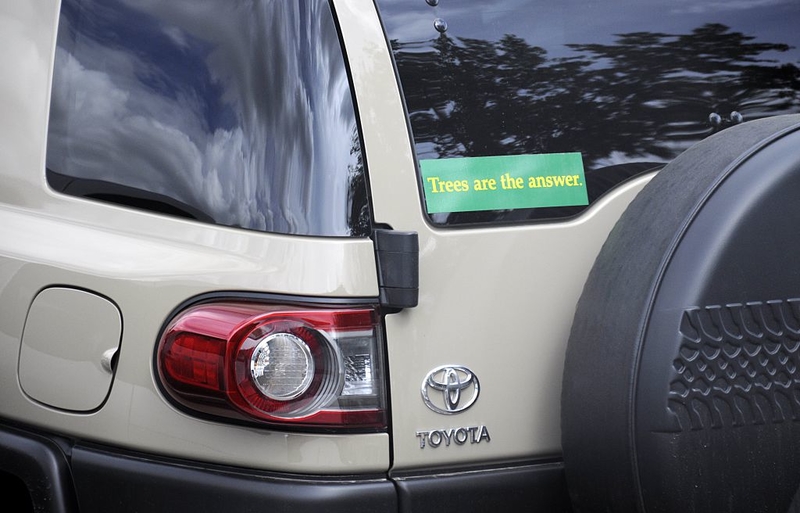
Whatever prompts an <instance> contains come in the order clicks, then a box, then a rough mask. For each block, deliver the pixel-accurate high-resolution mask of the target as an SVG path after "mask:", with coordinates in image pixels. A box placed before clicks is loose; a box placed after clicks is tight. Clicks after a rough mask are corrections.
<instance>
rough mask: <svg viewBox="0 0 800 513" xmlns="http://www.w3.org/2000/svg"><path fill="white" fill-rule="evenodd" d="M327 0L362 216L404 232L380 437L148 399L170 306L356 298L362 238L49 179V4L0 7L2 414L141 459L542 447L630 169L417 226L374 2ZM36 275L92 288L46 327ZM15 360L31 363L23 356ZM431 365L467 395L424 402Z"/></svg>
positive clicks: (437, 458)
mask: <svg viewBox="0 0 800 513" xmlns="http://www.w3.org/2000/svg"><path fill="white" fill-rule="evenodd" d="M333 3H334V6H335V10H336V12H337V16H338V18H339V20H340V25H341V31H342V37H343V41H344V45H345V52H346V56H347V59H348V60H349V62H350V67H351V73H352V79H353V82H354V88H355V95H356V100H357V106H358V115H359V117H360V119H361V124H362V133H363V141H364V147H365V154H366V159H367V164H368V167H369V170H370V173H369V176H370V188H371V194H372V204H373V209H374V211H373V214H374V219H375V221H376V222H378V223H384V224H387V225H390V226H391V227H392V228H394V229H395V230H402V231H413V232H417V233H418V234H419V245H420V278H419V281H420V286H419V305H418V306H417V307H415V308H408V309H405V310H403V311H401V312H399V313H395V314H389V315H387V316H386V318H385V329H386V333H385V336H386V340H387V347H388V354H387V360H388V368H389V377H390V379H389V388H390V401H391V402H390V412H391V424H390V431H389V432H388V433H373V434H341V435H332V434H298V433H284V432H279V431H273V430H268V429H267V430H265V429H256V428H252V427H243V426H235V425H227V424H222V423H216V422H212V421H208V420H200V419H197V418H194V417H191V416H189V415H187V414H186V413H183V412H181V411H179V410H178V409H176V408H175V407H174V406H172V405H171V404H170V403H169V402H168V401H167V400H166V399H165V397H164V396H163V394H162V392H161V391H160V390H159V387H158V386H157V383H156V377H155V375H154V370H153V365H152V362H153V351H154V346H155V344H156V342H157V340H158V337H159V333H160V330H161V329H162V326H163V324H164V323H165V321H166V320H167V318H168V317H169V315H170V314H171V313H172V312H173V311H174V310H175V309H176V308H177V307H178V306H179V305H180V304H182V303H183V302H185V301H186V300H187V299H189V298H191V297H194V296H197V295H199V294H204V293H209V292H217V291H244V292H246V291H258V292H269V293H275V294H292V295H299V296H317V297H330V298H346V297H375V296H377V294H378V284H377V278H376V272H375V269H376V262H375V256H374V249H373V243H372V241H371V240H369V239H349V240H343V239H326V238H310V237H291V236H285V235H274V234H269V233H259V232H254V231H246V230H239V229H234V228H226V227H221V226H213V225H207V224H200V223H194V222H190V221H184V220H179V219H174V218H168V217H162V216H159V215H155V214H150V213H143V212H140V211H134V210H129V209H126V208H122V207H116V206H111V205H107V204H103V203H97V202H92V201H87V200H82V199H78V198H73V197H68V196H64V195H61V194H58V193H56V192H54V191H52V190H51V189H49V187H48V185H47V182H46V180H45V176H44V162H45V149H46V136H47V120H48V108H49V107H48V106H49V98H50V82H51V74H52V68H53V58H54V48H55V34H56V26H57V20H58V12H59V2H58V1H57V0H29V1H10V2H4V3H3V5H2V6H0V33H2V34H3V36H4V37H3V40H4V44H3V45H2V46H0V68H2V69H3V70H5V72H4V76H3V79H2V80H0V111H1V112H2V113H3V115H2V116H0V139H2V141H3V144H2V146H0V174H1V175H2V181H1V182H0V183H1V184H2V185H0V219H1V220H2V221H1V222H0V380H1V381H0V404H1V405H2V415H3V417H6V418H8V419H11V420H14V421H19V422H22V423H25V424H28V425H32V426H37V427H41V428H47V429H49V430H51V431H53V432H55V433H60V434H63V435H66V436H71V437H77V438H80V439H83V440H87V441H92V442H98V443H101V444H109V445H114V446H118V447H122V448H127V449H133V450H137V451H143V452H147V453H152V454H157V455H164V456H170V457H177V458H185V459H191V460H195V461H205V462H211V463H220V464H228V465H234V466H237V467H245V468H253V469H262V470H274V471H286V472H291V473H295V474H304V473H313V474H330V475H336V474H361V473H379V472H387V471H389V470H409V469H418V468H438V467H446V466H459V467H462V468H463V467H468V466H470V465H473V464H485V463H494V464H499V465H502V464H504V463H506V462H514V461H520V460H535V459H539V458H541V459H547V458H552V457H554V456H557V455H558V454H559V452H560V434H559V429H560V428H559V426H560V423H559V418H560V412H559V400H560V399H559V398H560V386H561V374H562V368H563V359H564V352H565V348H566V342H567V339H568V335H569V331H570V324H571V320H572V316H573V313H574V309H575V304H576V302H577V299H578V296H579V295H580V293H581V289H582V285H583V283H584V280H585V277H586V276H587V274H588V272H589V269H590V267H591V265H592V262H593V260H594V258H595V256H596V254H597V253H598V251H599V249H600V247H601V245H602V243H603V241H604V239H605V237H606V235H607V234H608V232H609V231H610V229H611V228H612V226H613V225H614V223H615V221H616V220H617V219H618V217H619V216H620V214H621V213H622V211H623V210H624V209H625V207H626V205H627V204H628V203H629V202H630V201H631V200H632V198H633V197H634V196H635V195H636V193H637V192H638V191H639V190H640V189H641V188H642V187H643V186H644V184H645V183H646V182H647V181H648V177H643V178H639V179H636V180H634V181H630V182H627V183H626V184H625V185H623V186H621V187H619V188H617V189H615V190H614V191H613V192H612V193H611V194H608V195H606V196H605V197H604V198H603V199H602V200H601V201H599V202H597V203H596V204H595V205H593V206H592V207H591V208H590V209H588V210H587V211H586V212H584V213H583V214H582V215H580V216H579V217H577V218H575V219H572V220H569V221H565V222H558V223H548V224H529V225H519V226H514V227H491V228H465V229H458V230H443V229H437V228H434V227H433V226H431V225H430V224H429V223H428V222H427V220H426V218H425V216H424V214H423V211H422V208H421V206H420V205H421V204H422V202H421V198H420V189H419V187H418V181H417V180H418V178H417V174H416V170H415V163H414V159H413V154H412V147H411V142H410V137H409V133H408V126H407V124H406V119H405V115H404V111H403V105H402V100H401V97H400V92H399V87H398V84H397V79H396V75H395V72H394V69H393V65H392V61H391V55H390V53H389V50H388V48H387V43H386V38H385V35H384V33H383V31H382V28H381V24H380V22H379V19H378V15H377V12H376V10H375V6H374V4H373V2H372V1H371V0H335V1H334V2H333ZM53 288H55V289H59V290H60V289H65V290H67V291H77V296H76V297H83V296H82V294H84V293H88V294H89V296H90V297H91V298H100V300H99V303H98V302H97V301H96V300H93V299H90V300H89V301H88V302H86V303H82V302H80V301H76V302H75V303H74V304H71V305H70V307H69V312H70V314H71V315H72V318H73V319H78V320H77V321H75V322H73V323H72V324H69V323H68V322H67V325H66V326H64V325H62V324H59V323H57V322H54V323H52V324H48V323H47V320H48V319H57V318H58V317H57V316H55V317H48V316H47V315H44V316H43V315H40V314H41V313H44V314H47V313H49V312H51V311H50V310H47V309H44V310H38V309H37V310H35V311H34V312H33V313H34V314H35V315H31V313H30V311H31V305H32V304H34V303H35V300H36V298H37V296H38V295H39V294H40V292H42V291H43V290H50V291H52V290H53ZM555 291H557V293H555ZM58 293H59V292H57V294H58ZM70 294H71V292H68V293H67V297H71V296H70ZM104 301H105V302H108V303H109V304H111V305H113V306H116V308H117V309H118V312H119V319H120V323H121V339H119V340H115V339H114V337H113V333H114V331H113V328H112V329H110V331H109V333H110V335H109V336H108V340H104V341H101V342H99V343H98V345H97V346H96V348H95V349H94V350H92V351H87V352H83V353H81V352H77V353H69V352H65V351H64V349H63V348H64V347H78V346H80V343H81V340H78V339H77V337H79V336H80V334H81V333H82V330H81V326H85V325H91V323H92V322H93V317H94V316H96V315H101V314H100V313H98V311H96V310H95V308H94V306H93V305H97V304H105V303H104ZM112 310H113V307H112ZM112 317H113V315H112ZM26 322H27V323H29V324H27V327H26ZM112 324H113V322H112ZM115 348H118V351H119V353H118V364H117V367H116V370H115V372H114V373H113V375H112V374H111V373H110V372H109V371H103V370H101V367H102V360H103V357H104V356H103V355H104V353H105V352H106V351H108V350H113V349H115ZM39 353H41V355H39ZM32 355H33V356H34V357H36V355H39V356H41V357H42V358H43V359H45V360H48V361H49V362H50V363H49V364H48V365H49V366H47V367H45V366H43V367H41V368H40V367H38V366H37V365H35V363H33V364H32V363H31V361H33V362H35V361H36V360H35V358H34V360H30V358H31V356H32ZM23 357H24V358H23ZM74 358H77V359H78V360H79V361H78V362H77V363H76V361H75V360H74ZM77 364H85V365H88V366H89V367H88V368H91V369H92V370H91V371H90V372H87V373H85V374H80V373H79V374H78V378H76V379H75V380H72V381H71V382H64V381H63V380H61V379H59V375H58V373H57V372H56V373H55V375H54V373H53V372H52V371H53V369H56V370H57V369H59V368H63V369H64V371H65V373H66V372H67V371H70V372H71V371H73V370H74V369H75V366H76V365H77ZM441 365H464V366H467V367H469V368H470V369H472V370H473V371H474V372H475V374H476V375H477V376H479V377H480V383H481V394H480V397H479V399H478V400H477V402H476V403H475V405H474V406H473V407H472V408H470V409H469V410H467V411H465V412H463V413H460V414H458V415H449V416H443V415H439V414H437V413H435V412H433V411H431V410H429V409H428V408H426V406H425V404H424V403H423V401H422V398H421V394H420V386H421V383H422V381H423V379H424V378H425V376H426V374H427V373H428V372H429V371H431V370H432V369H434V368H435V367H438V366H441ZM18 370H19V372H18ZM20 372H24V374H23V375H20ZM103 372H107V375H106V376H105V377H104V375H103ZM97 387H100V388H101V389H102V388H103V387H107V388H108V393H107V395H106V396H103V397H101V400H100V401H99V402H98V403H97V407H96V408H88V410H87V411H80V412H76V411H65V410H64V409H62V408H60V407H58V406H60V405H62V404H72V403H71V402H70V401H71V400H72V399H71V398H72V396H73V395H74V394H82V393H86V391H87V390H94V389H96V388H97ZM95 402H96V401H95ZM91 405H92V404H90V406H91ZM474 426H483V427H484V429H485V430H486V431H487V433H489V434H490V436H487V437H486V438H487V439H485V440H482V441H481V443H469V444H463V445H456V444H452V445H449V446H445V445H444V444H441V445H440V446H439V447H430V446H427V447H424V448H422V447H421V444H420V437H419V436H417V433H418V432H420V431H431V430H444V431H447V430H451V429H458V428H469V427H474ZM489 438H490V439H489Z"/></svg>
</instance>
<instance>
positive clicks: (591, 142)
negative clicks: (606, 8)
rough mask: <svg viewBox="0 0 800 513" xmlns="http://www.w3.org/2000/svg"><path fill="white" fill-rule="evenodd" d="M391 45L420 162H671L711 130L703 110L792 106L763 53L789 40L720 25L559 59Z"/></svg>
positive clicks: (791, 94) (788, 85)
mask: <svg viewBox="0 0 800 513" xmlns="http://www.w3.org/2000/svg"><path fill="white" fill-rule="evenodd" d="M392 44H393V49H394V53H395V58H396V61H397V66H398V70H399V73H400V77H401V79H402V81H403V88H404V92H405V95H406V101H407V105H408V109H409V114H410V117H411V124H412V128H413V130H414V136H415V140H416V142H417V149H418V151H419V153H420V155H419V156H420V157H421V158H429V157H437V156H439V157H450V156H478V155H498V154H521V153H554V152H563V151H580V152H582V153H583V155H584V158H585V161H586V163H587V165H589V166H590V167H594V165H596V164H597V163H598V161H601V160H602V159H605V158H607V157H609V156H610V155H612V154H613V153H617V154H620V153H621V154H624V155H626V156H627V158H628V159H631V160H636V159H649V160H668V159H670V158H673V157H674V156H675V154H676V153H677V152H678V151H680V150H682V149H684V148H686V147H688V146H689V145H690V144H691V143H693V142H696V141H697V140H699V139H701V138H702V137H705V136H706V135H709V134H710V133H712V132H713V130H714V127H712V125H710V124H709V121H708V116H709V114H710V113H712V112H719V113H720V114H721V115H722V116H723V118H725V117H726V116H728V115H729V113H730V112H732V111H734V110H736V111H740V112H742V113H744V114H745V118H746V119H755V118H759V117H764V116H767V115H774V114H781V113H788V112H792V111H795V110H797V108H798V105H800V101H799V99H798V90H799V89H800V70H798V68H797V67H796V66H795V65H794V64H780V63H778V62H776V61H774V60H770V59H768V58H767V57H768V54H769V53H774V54H777V53H780V52H785V51H787V50H788V49H789V47H788V46H787V45H784V44H772V43H759V42H755V41H754V40H753V38H752V37H749V36H746V35H744V34H742V33H740V32H733V31H731V30H730V29H729V28H728V27H726V26H724V25H718V24H710V25H704V26H702V27H699V28H697V29H695V30H694V31H692V32H691V33H689V34H683V35H670V34H661V33H649V32H638V33H630V34H622V35H620V36H618V37H617V40H616V42H614V43H613V44H607V45H603V44H585V45H569V48H570V49H571V50H572V51H573V53H572V54H571V55H570V56H568V57H562V58H549V57H548V56H547V53H546V51H545V50H544V49H542V48H539V47H535V46H531V45H529V44H528V43H527V42H525V41H524V40H523V39H521V38H519V37H516V36H513V35H505V36H504V37H502V38H501V39H500V40H498V41H486V40H479V39H466V38H459V39H452V38H450V37H449V36H447V35H444V34H443V35H441V36H440V37H439V38H438V39H436V40H434V41H427V42H418V43H410V42H398V41H393V43H392ZM723 126H724V123H723Z"/></svg>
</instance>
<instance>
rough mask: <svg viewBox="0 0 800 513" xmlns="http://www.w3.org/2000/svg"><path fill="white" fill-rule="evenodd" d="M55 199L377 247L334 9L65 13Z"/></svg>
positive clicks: (71, 8) (96, 3) (265, 6)
mask: <svg viewBox="0 0 800 513" xmlns="http://www.w3.org/2000/svg"><path fill="white" fill-rule="evenodd" d="M55 62H56V64H55V76H54V84H53V93H52V105H51V114H50V132H49V138H48V151H47V168H48V179H49V182H50V184H51V186H52V187H54V188H55V189H57V190H60V191H62V192H65V193H68V194H75V195H79V196H84V197H91V198H96V199H100V200H106V201H112V202H116V203H120V204H124V205H129V206H134V207H139V208H146V209H149V210H155V211H158V212H164V213H169V214H174V215H181V216H185V217H190V218H195V219H199V220H203V221H208V222H214V223H218V224H223V225H228V226H236V227H243V228H249V229H257V230H265V231H272V232H280V233H291V234H305V235H332V236H347V235H355V236H361V235H366V234H368V232H369V229H370V222H369V210H368V206H367V194H366V186H365V180H364V166H363V160H362V154H361V149H360V144H359V134H358V131H357V128H356V118H355V114H354V109H353V100H352V95H351V91H350V86H349V81H348V76H347V72H346V69H345V64H344V59H343V56H342V50H341V46H340V43H339V38H338V34H337V32H336V28H335V24H334V20H333V17H332V13H331V10H330V6H329V5H328V2H327V0H304V1H302V2H287V1H283V0H260V1H257V0H252V1H248V0H201V1H198V0H170V1H168V2H162V1H160V0H136V1H133V0H130V1H129V0H64V1H63V6H62V12H61V18H60V25H59V33H58V43H57V49H56V61H55Z"/></svg>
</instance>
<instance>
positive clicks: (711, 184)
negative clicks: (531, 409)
mask: <svg viewBox="0 0 800 513" xmlns="http://www.w3.org/2000/svg"><path fill="white" fill-rule="evenodd" d="M562 446H563V454H564V465H565V471H566V478H567V484H568V486H569V488H570V496H571V499H572V502H573V506H574V509H575V510H576V511H592V512H594V511H620V512H629V511H631V512H632V511H639V512H647V513H651V512H681V513H685V512H690V511H697V512H703V513H710V512H742V513H754V512H780V513H785V512H786V511H787V510H788V509H789V507H790V504H791V502H792V497H793V496H794V494H795V492H796V491H797V489H798V485H800V116H778V117H774V118H768V119H763V120H758V121H753V122H748V123H744V124H741V125H738V126H735V127H732V128H729V129H727V130H725V131H723V132H720V133H718V134H716V135H714V136H712V137H709V138H708V139H706V140H704V141H702V142H700V143H698V144H697V145H695V146H694V147H692V148H691V149H689V150H687V151H686V152H684V153H683V154H682V155H681V156H679V157H678V158H677V159H675V160H674V161H673V162H672V163H670V164H669V165H667V166H666V167H665V168H664V169H663V170H662V171H661V172H659V174H658V175H657V176H656V177H655V178H654V179H653V180H652V181H651V182H650V183H649V184H648V185H647V186H646V187H645V188H644V189H643V190H642V192H641V193H640V194H639V195H638V196H637V198H636V199H635V200H634V201H633V202H632V203H631V205H630V207H629V208H628V209H627V210H626V212H625V213H624V215H623V216H622V217H621V218H620V220H619V221H618V223H617V225H616V227H615V228H614V229H613V231H612V233H611V234H610V235H609V238H608V240H607V241H606V243H605V245H604V247H603V248H602V250H601V252H600V254H599V256H598V258H597V261H596V262H595V264H594V267H593V269H592V271H591V273H590V276H589V278H588V280H587V282H586V284H585V288H584V291H583V294H582V296H581V299H580V301H579V303H578V306H577V311H576V315H575V320H574V323H573V328H572V333H571V335H570V339H569V344H568V348H567V354H566V365H565V371H564V381H563V388H562Z"/></svg>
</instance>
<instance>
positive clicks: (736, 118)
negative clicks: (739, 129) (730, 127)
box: [731, 111, 744, 125]
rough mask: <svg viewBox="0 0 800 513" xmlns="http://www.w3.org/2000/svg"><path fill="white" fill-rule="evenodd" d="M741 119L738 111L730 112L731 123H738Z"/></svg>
mask: <svg viewBox="0 0 800 513" xmlns="http://www.w3.org/2000/svg"><path fill="white" fill-rule="evenodd" d="M743 119H744V118H743V117H742V115H741V114H740V113H739V112H738V111H733V112H731V123H733V124H734V125H738V124H739V123H741V122H742V120H743Z"/></svg>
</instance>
